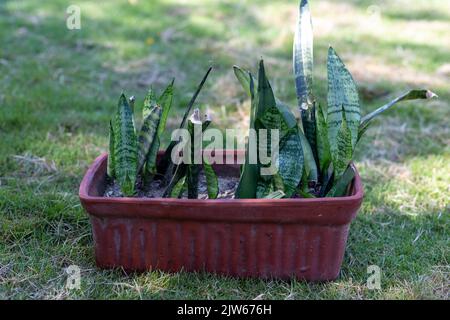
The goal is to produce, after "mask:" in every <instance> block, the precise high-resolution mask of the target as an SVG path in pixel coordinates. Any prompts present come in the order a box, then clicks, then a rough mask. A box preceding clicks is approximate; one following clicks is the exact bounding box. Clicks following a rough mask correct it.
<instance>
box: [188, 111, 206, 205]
mask: <svg viewBox="0 0 450 320" xmlns="http://www.w3.org/2000/svg"><path fill="white" fill-rule="evenodd" d="M198 127H200V130H198V129H197V128H198ZM188 131H189V134H190V135H191V162H192V164H188V165H187V173H186V174H187V180H186V181H187V186H188V198H189V199H197V198H198V182H199V175H200V168H201V165H199V164H194V153H195V144H196V143H197V142H198V141H200V143H201V141H202V140H201V139H202V137H201V135H202V120H201V118H200V110H199V109H195V110H194V113H193V114H192V115H191V117H190V118H189V120H188Z"/></svg>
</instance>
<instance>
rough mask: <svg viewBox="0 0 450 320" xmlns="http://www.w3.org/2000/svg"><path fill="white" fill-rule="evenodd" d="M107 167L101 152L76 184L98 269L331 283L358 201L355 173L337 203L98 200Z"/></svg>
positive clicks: (222, 169)
mask: <svg viewBox="0 0 450 320" xmlns="http://www.w3.org/2000/svg"><path fill="white" fill-rule="evenodd" d="M227 153H228V154H229V153H230V152H227ZM235 156H236V154H235ZM106 167H107V154H103V155H101V156H100V157H98V158H97V159H96V160H95V161H94V163H93V165H92V166H91V167H90V168H89V170H88V171H87V173H86V175H85V176H84V178H83V181H82V183H81V186H80V200H81V203H82V205H83V207H84V208H85V209H86V211H87V212H88V214H89V216H90V219H91V223H92V230H93V235H94V242H95V257H96V262H97V265H98V266H99V267H101V268H113V267H121V268H123V269H125V270H128V271H144V270H151V269H160V270H164V271H170V272H176V271H180V270H185V271H207V272H213V273H217V274H223V275H230V276H237V277H261V278H291V277H295V278H297V279H306V280H310V281H324V280H332V279H335V278H336V277H337V276H338V274H339V270H340V267H341V263H342V259H343V256H344V251H345V246H346V242H347V235H348V231H349V226H350V222H351V221H352V220H353V218H354V217H355V216H356V214H357V211H358V209H359V207H360V205H361V202H362V198H363V189H362V185H361V180H360V177H359V175H358V174H356V178H355V180H354V183H353V187H352V191H351V195H350V196H348V197H342V198H326V199H324V198H322V199H282V200H271V199H245V200H238V199H228V200H188V199H143V198H105V197H102V196H101V195H102V194H103V192H104V189H105V177H106ZM216 171H217V172H218V174H219V175H232V174H233V175H236V176H237V175H238V174H239V167H238V166H237V165H217V166H216Z"/></svg>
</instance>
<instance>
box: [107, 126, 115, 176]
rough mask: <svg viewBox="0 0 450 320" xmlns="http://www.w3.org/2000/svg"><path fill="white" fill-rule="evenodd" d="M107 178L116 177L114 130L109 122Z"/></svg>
mask: <svg viewBox="0 0 450 320" xmlns="http://www.w3.org/2000/svg"><path fill="white" fill-rule="evenodd" d="M108 176H109V177H110V178H111V179H115V177H116V160H115V152H114V129H113V124H112V121H109V153H108Z"/></svg>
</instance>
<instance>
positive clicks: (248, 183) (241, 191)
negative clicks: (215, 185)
mask: <svg viewBox="0 0 450 320" xmlns="http://www.w3.org/2000/svg"><path fill="white" fill-rule="evenodd" d="M249 88H250V93H251V110H250V129H254V128H255V121H254V118H255V111H256V106H257V103H258V101H257V96H256V93H255V82H254V79H253V77H252V76H250V85H249ZM250 152H251V151H250V150H249V143H248V142H247V143H246V147H245V163H244V165H243V166H242V172H241V177H240V179H239V184H238V187H237V189H236V192H235V198H236V199H254V198H256V197H257V187H258V179H259V168H258V164H256V163H250V161H249V159H250ZM255 152H257V151H256V150H255Z"/></svg>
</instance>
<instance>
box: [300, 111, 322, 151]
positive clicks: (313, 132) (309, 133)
mask: <svg viewBox="0 0 450 320" xmlns="http://www.w3.org/2000/svg"><path fill="white" fill-rule="evenodd" d="M300 114H301V118H302V127H303V132H304V134H305V137H306V139H307V140H308V143H309V145H310V146H311V151H312V154H313V157H314V159H316V160H317V159H318V155H317V128H316V106H315V104H314V103H313V104H312V105H311V106H310V107H309V108H308V109H302V110H301V112H300Z"/></svg>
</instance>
